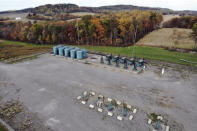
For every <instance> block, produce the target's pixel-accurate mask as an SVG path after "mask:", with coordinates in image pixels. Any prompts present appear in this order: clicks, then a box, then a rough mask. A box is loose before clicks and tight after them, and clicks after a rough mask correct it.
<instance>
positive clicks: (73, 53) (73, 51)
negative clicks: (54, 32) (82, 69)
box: [70, 49, 76, 59]
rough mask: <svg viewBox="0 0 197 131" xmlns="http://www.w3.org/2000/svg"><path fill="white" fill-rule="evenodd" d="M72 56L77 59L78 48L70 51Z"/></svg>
mask: <svg viewBox="0 0 197 131" xmlns="http://www.w3.org/2000/svg"><path fill="white" fill-rule="evenodd" d="M70 57H71V58H72V59H75V58H76V50H75V49H72V50H71V51H70Z"/></svg>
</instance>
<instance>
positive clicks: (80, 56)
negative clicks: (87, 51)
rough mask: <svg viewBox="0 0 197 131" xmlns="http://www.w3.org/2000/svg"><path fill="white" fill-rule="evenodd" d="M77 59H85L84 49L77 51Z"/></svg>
mask: <svg viewBox="0 0 197 131" xmlns="http://www.w3.org/2000/svg"><path fill="white" fill-rule="evenodd" d="M77 59H78V60H82V59H83V51H80V50H78V51H77Z"/></svg>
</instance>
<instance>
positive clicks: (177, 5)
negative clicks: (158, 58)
mask: <svg viewBox="0 0 197 131" xmlns="http://www.w3.org/2000/svg"><path fill="white" fill-rule="evenodd" d="M58 3H73V4H77V5H79V6H95V7H97V6H103V5H116V4H129V5H137V6H148V7H163V8H170V9H174V10H197V0H0V11H5V10H16V9H24V8H29V7H36V6H39V5H44V4H58Z"/></svg>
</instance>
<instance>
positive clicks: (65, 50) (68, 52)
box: [64, 47, 70, 57]
mask: <svg viewBox="0 0 197 131" xmlns="http://www.w3.org/2000/svg"><path fill="white" fill-rule="evenodd" d="M64 55H65V56H66V57H70V48H69V47H67V48H64Z"/></svg>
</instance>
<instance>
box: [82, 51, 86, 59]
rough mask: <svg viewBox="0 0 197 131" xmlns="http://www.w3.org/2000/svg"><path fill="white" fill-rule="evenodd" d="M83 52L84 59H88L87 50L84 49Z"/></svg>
mask: <svg viewBox="0 0 197 131" xmlns="http://www.w3.org/2000/svg"><path fill="white" fill-rule="evenodd" d="M82 52H83V58H86V57H87V50H86V49H83V50H82Z"/></svg>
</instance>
